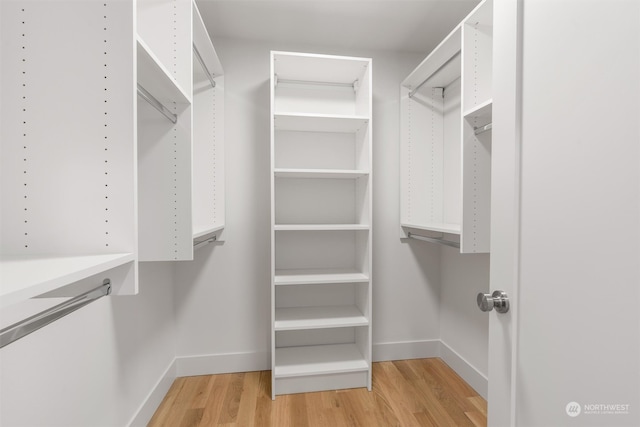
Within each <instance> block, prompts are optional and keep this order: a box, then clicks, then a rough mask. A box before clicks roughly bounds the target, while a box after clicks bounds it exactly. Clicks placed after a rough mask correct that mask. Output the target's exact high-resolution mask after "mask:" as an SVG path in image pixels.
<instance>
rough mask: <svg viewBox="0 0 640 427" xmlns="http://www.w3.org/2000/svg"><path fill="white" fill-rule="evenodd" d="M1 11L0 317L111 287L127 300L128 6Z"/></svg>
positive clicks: (14, 5) (8, 7)
mask: <svg viewBox="0 0 640 427" xmlns="http://www.w3.org/2000/svg"><path fill="white" fill-rule="evenodd" d="M0 8H1V12H0V19H1V25H0V28H1V29H0V31H1V39H2V57H3V59H4V58H7V60H6V61H5V60H3V61H2V64H1V71H0V75H1V82H0V85H1V86H0V96H1V103H2V116H1V118H0V120H1V123H0V129H1V131H0V132H1V137H0V139H1V142H0V143H1V151H2V155H1V156H0V162H1V165H0V174H1V178H0V181H1V185H2V191H1V194H2V202H1V206H2V207H1V231H0V241H1V245H2V248H1V253H2V255H1V260H0V270H1V272H0V276H1V279H0V307H5V306H7V305H10V304H15V303H18V302H20V301H22V300H24V299H28V298H31V297H33V296H37V295H40V294H41V293H45V292H49V291H52V290H55V289H59V288H63V287H65V286H66V285H68V284H70V283H72V282H75V281H78V280H88V281H90V282H92V283H94V285H93V286H94V287H95V286H98V285H100V284H101V283H102V282H103V280H104V279H106V278H112V279H113V278H114V277H116V276H117V277H118V278H120V279H121V280H119V281H118V283H117V286H114V288H113V293H114V294H116V295H117V294H134V293H136V292H137V269H136V265H135V255H136V253H137V237H136V234H135V230H136V205H135V184H134V183H135V173H134V171H135V162H136V160H135V159H136V157H135V150H134V149H133V148H132V144H133V141H134V140H135V126H134V122H133V120H132V117H134V114H135V105H134V97H133V90H134V88H135V75H134V73H133V70H134V66H133V65H134V64H133V62H134V58H135V52H134V48H135V42H133V40H135V35H134V34H133V27H132V25H131V17H132V10H131V5H128V6H127V4H126V2H120V1H112V0H106V1H102V2H76V1H56V2H48V1H30V2H17V1H6V2H5V1H3V2H1V4H0ZM9 58H10V59H11V60H9ZM123 92H126V93H127V94H128V97H123V96H122V95H123Z"/></svg>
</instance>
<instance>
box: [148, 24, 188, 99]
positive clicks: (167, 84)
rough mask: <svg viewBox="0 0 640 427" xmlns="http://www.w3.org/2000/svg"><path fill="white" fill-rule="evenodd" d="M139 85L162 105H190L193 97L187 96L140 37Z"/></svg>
mask: <svg viewBox="0 0 640 427" xmlns="http://www.w3.org/2000/svg"><path fill="white" fill-rule="evenodd" d="M136 41H137V49H136V50H137V57H138V63H137V67H138V77H137V78H138V84H140V85H141V86H142V87H143V88H145V89H146V90H147V92H149V93H150V94H151V95H153V97H154V98H156V99H157V100H158V101H160V102H161V103H163V104H165V103H170V102H176V103H178V104H190V103H191V96H189V95H187V93H186V92H185V91H184V89H183V88H182V87H180V85H179V84H178V82H177V81H176V80H175V79H174V78H173V76H172V75H171V73H170V72H169V71H168V70H167V69H166V68H165V67H164V65H162V63H161V62H160V61H159V60H158V58H157V57H156V55H154V53H153V52H152V51H151V49H150V48H149V46H147V44H146V43H145V42H144V41H143V40H142V39H141V38H140V36H138V37H137V38H136Z"/></svg>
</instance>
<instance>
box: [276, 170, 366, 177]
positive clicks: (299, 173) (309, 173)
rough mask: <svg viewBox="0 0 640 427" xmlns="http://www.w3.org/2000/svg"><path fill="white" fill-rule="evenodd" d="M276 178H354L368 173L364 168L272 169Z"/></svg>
mask: <svg viewBox="0 0 640 427" xmlns="http://www.w3.org/2000/svg"><path fill="white" fill-rule="evenodd" d="M274 173H275V177H276V178H326V179H355V178H361V177H363V176H367V175H369V173H368V172H367V171H364V170H358V169H354V170H346V169H283V168H277V169H275V170H274Z"/></svg>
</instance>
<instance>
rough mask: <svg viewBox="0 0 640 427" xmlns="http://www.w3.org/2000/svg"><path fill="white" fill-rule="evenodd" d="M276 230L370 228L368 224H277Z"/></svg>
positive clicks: (355, 229) (353, 229) (357, 229)
mask: <svg viewBox="0 0 640 427" xmlns="http://www.w3.org/2000/svg"><path fill="white" fill-rule="evenodd" d="M274 230H275V231H359V230H369V225H368V224H276V225H275V226H274Z"/></svg>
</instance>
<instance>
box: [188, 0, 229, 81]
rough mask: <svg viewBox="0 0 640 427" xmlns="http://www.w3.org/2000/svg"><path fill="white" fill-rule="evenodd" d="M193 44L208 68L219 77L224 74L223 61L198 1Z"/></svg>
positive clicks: (194, 15)
mask: <svg viewBox="0 0 640 427" xmlns="http://www.w3.org/2000/svg"><path fill="white" fill-rule="evenodd" d="M193 46H194V47H195V48H196V49H198V52H199V53H200V56H201V57H202V60H203V61H204V64H205V66H206V67H207V70H209V72H210V73H211V74H213V76H214V77H218V76H221V75H223V74H224V70H223V69H222V63H221V62H220V59H219V58H218V54H217V53H216V49H215V48H214V47H213V43H212V42H211V38H210V37H209V33H208V32H207V28H206V26H205V25H204V21H203V20H202V15H200V11H199V10H198V6H197V5H196V2H195V1H194V2H193Z"/></svg>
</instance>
